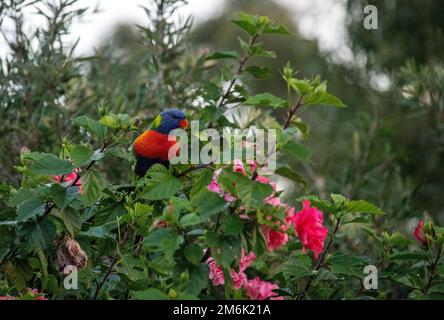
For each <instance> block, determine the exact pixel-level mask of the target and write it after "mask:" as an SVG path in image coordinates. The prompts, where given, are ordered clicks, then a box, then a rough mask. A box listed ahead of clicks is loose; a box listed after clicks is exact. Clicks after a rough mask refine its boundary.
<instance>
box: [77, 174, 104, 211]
mask: <svg viewBox="0 0 444 320" xmlns="http://www.w3.org/2000/svg"><path fill="white" fill-rule="evenodd" d="M81 179H82V186H83V195H84V196H85V198H86V201H87V203H88V204H90V205H91V204H93V203H94V202H96V201H97V200H98V199H99V198H100V196H101V195H102V190H103V188H104V187H105V183H104V181H103V178H102V175H101V174H100V172H99V171H97V170H90V171H88V172H87V174H86V175H85V176H82V178H81Z"/></svg>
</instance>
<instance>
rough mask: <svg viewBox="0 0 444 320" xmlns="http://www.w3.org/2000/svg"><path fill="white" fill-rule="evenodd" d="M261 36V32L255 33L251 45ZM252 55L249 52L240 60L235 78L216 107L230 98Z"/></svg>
mask: <svg viewBox="0 0 444 320" xmlns="http://www.w3.org/2000/svg"><path fill="white" fill-rule="evenodd" d="M258 37H259V34H255V35H254V36H253V37H252V38H251V39H250V42H249V47H251V46H253V45H254V43H255V42H256V40H257V38H258ZM250 57H251V56H250V55H249V54H245V55H244V56H243V57H242V58H241V59H240V60H239V66H238V68H237V70H236V73H235V75H234V77H233V79H231V81H230V84H229V85H228V88H227V90H226V91H225V93H224V94H223V96H222V98H221V100H220V101H219V103H218V104H217V106H216V108H220V107H221V106H223V105H224V103H225V101H226V100H227V99H228V96H229V95H230V94H231V89H233V86H234V84H235V83H236V80H237V77H238V76H239V75H240V74H241V73H242V72H243V71H244V67H245V64H246V63H247V61H248V59H249V58H250Z"/></svg>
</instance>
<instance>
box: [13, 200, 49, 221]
mask: <svg viewBox="0 0 444 320" xmlns="http://www.w3.org/2000/svg"><path fill="white" fill-rule="evenodd" d="M45 208H46V205H45V203H44V202H43V201H41V200H39V199H37V198H31V199H29V200H26V201H25V202H23V203H22V204H21V205H20V206H19V207H18V209H17V219H18V220H19V221H26V220H29V219H31V218H35V217H38V216H40V215H41V214H43V212H45Z"/></svg>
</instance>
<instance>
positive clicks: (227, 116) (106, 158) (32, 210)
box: [0, 1, 444, 300]
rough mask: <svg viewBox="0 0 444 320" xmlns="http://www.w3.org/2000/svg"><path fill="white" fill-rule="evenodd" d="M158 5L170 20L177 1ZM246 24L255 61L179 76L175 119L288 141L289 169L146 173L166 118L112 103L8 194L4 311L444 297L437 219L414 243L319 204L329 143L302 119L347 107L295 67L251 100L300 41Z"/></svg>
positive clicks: (370, 218) (375, 217) (219, 55)
mask: <svg viewBox="0 0 444 320" xmlns="http://www.w3.org/2000/svg"><path fill="white" fill-rule="evenodd" d="M156 4H157V5H158V6H166V7H161V8H162V9H163V10H164V11H163V12H168V10H167V8H168V6H175V5H177V1H156ZM170 8H171V7H170ZM231 22H232V23H234V24H235V25H236V26H237V27H239V28H240V29H241V30H243V31H244V37H243V38H240V39H239V42H240V49H239V50H237V51H234V50H233V51H231V50H230V51H221V52H207V51H206V50H201V51H199V53H198V54H199V56H198V57H197V58H196V56H194V59H195V68H196V69H198V70H199V72H198V74H199V77H200V80H199V81H196V83H197V84H198V85H195V86H194V87H190V85H189V84H190V83H189V82H187V81H188V79H186V78H183V79H182V78H179V77H176V78H175V80H174V81H175V82H177V83H178V84H177V86H176V87H175V88H176V89H177V88H182V89H183V90H186V92H182V93H181V97H186V98H184V99H183V100H179V101H177V102H176V104H174V105H173V107H175V108H178V109H181V110H183V111H185V112H186V114H187V118H188V120H198V121H199V125H200V128H201V129H205V128H213V129H216V130H222V129H223V128H226V127H229V128H233V129H245V128H248V127H252V126H255V127H257V128H264V129H274V130H276V133H277V134H276V136H277V143H276V159H277V168H276V170H273V171H272V172H270V170H267V166H266V164H267V163H266V162H265V163H264V162H260V161H256V160H257V159H245V158H244V157H240V158H236V157H233V158H232V159H231V160H232V161H230V162H229V163H226V164H217V162H216V161H215V162H214V163H207V164H198V165H196V164H177V165H171V166H170V167H169V168H167V167H165V166H163V165H161V164H156V165H154V166H152V167H151V168H150V169H149V171H148V172H147V174H146V175H145V176H144V177H136V176H134V175H133V174H132V171H133V169H132V168H133V165H134V155H133V150H132V143H133V141H134V138H135V137H136V136H137V135H139V134H140V133H141V132H143V131H144V130H146V129H147V127H148V126H149V123H150V122H151V121H152V119H153V118H154V117H155V115H156V114H155V113H148V116H145V117H144V118H143V119H140V118H138V117H136V115H135V114H129V113H128V114H127V113H122V112H118V111H117V110H116V108H115V106H113V103H114V101H113V100H110V101H108V102H104V103H102V104H100V107H99V108H98V109H97V112H96V114H95V115H92V114H83V115H77V116H76V117H73V118H72V119H71V122H72V123H71V124H67V126H69V128H70V132H72V134H71V135H70V136H64V137H63V138H62V140H61V144H60V145H58V146H57V147H55V146H54V148H56V149H57V152H54V153H47V152H40V151H39V150H30V149H29V148H28V147H27V146H23V148H21V153H20V163H17V164H16V166H15V170H16V171H17V172H19V173H20V175H21V179H20V184H19V185H16V184H13V183H8V182H2V183H1V185H0V205H1V206H0V210H1V211H0V296H2V298H1V299H28V298H29V299H42V298H48V299H253V300H264V299H273V300H284V299H288V300H292V299H384V298H412V299H421V298H440V297H442V294H444V283H443V279H442V274H444V270H443V265H442V261H441V257H442V246H443V242H444V229H443V228H441V227H439V226H437V225H435V224H434V223H433V221H432V220H431V219H430V218H425V219H422V220H420V222H419V223H418V225H417V227H416V229H412V230H410V232H409V233H408V234H405V233H404V232H400V231H397V230H396V223H395V221H392V220H391V218H390V216H389V215H387V214H384V208H379V207H378V206H376V205H375V204H371V203H369V202H367V201H365V199H348V198H347V197H345V196H343V195H340V194H331V195H330V196H329V197H328V198H320V197H319V196H317V195H316V194H312V193H311V190H312V188H311V187H310V186H309V185H308V183H307V181H306V180H305V179H304V177H303V175H302V174H301V173H300V172H299V171H298V168H299V165H300V163H310V157H311V152H310V149H309V148H308V147H307V145H306V143H305V141H306V140H307V139H308V138H310V137H312V138H313V139H316V132H310V129H309V125H308V124H307V123H305V122H304V120H303V116H302V112H303V111H305V110H307V109H316V108H332V107H333V108H344V107H346V105H345V103H344V102H342V101H341V100H340V99H339V98H338V97H336V96H334V95H333V94H332V93H330V92H329V91H328V89H327V83H326V82H323V81H322V80H321V79H320V77H319V76H316V75H313V77H312V78H311V79H305V78H300V77H298V74H297V72H296V70H295V69H294V68H293V67H292V64H291V62H290V63H287V64H286V65H285V67H284V68H283V69H282V70H281V75H282V78H281V79H273V81H280V82H281V83H282V86H285V87H286V88H287V91H288V95H287V97H278V96H275V95H273V94H272V93H270V92H251V91H250V88H249V83H250V82H251V81H256V80H258V79H259V80H262V81H270V80H269V78H270V70H269V68H268V67H267V66H266V65H264V64H265V63H261V64H260V65H258V64H256V61H258V60H257V59H258V58H260V59H262V58H269V59H275V58H276V54H275V53H274V52H273V51H271V50H270V49H271V48H265V47H264V46H263V44H262V42H261V39H262V38H263V37H267V36H276V37H289V39H290V40H289V41H291V38H290V37H291V34H290V32H289V31H288V30H287V29H286V27H285V26H282V25H279V24H278V23H275V22H273V21H270V19H269V18H267V17H265V16H256V15H250V14H247V13H238V14H237V15H236V16H234V17H233V20H232V21H231ZM227 23H228V22H227ZM170 26H171V28H173V27H174V24H171V25H170ZM178 28H179V29H180V26H179V27H178ZM147 30H148V31H149V30H150V29H144V30H142V31H145V32H146V33H145V35H147V34H151V35H153V34H152V33H150V32H148V31H147ZM170 31H171V30H170ZM164 43H165V42H162V45H164ZM153 45H154V46H155V48H156V45H157V46H161V44H160V43H156V42H153ZM157 48H158V47H157ZM169 49H171V48H169ZM162 52H163V51H158V52H157V53H158V54H160V55H162ZM165 52H169V51H168V50H165V51H164V53H165ZM177 54H178V55H179V59H183V61H186V60H187V59H189V58H190V56H188V54H190V53H189V52H187V51H186V50H185V51H183V52H178V53H177ZM193 54H196V53H195V52H194V53H193ZM181 55H182V56H181ZM169 58H170V57H169V56H167V57H160V58H159V56H155V58H153V59H160V60H159V61H166V60H163V59H169ZM176 58H177V57H176ZM154 61H157V60H154ZM260 61H263V60H260ZM179 64H180V63H179ZM171 72H174V71H171ZM165 77H166V76H165ZM166 78H167V77H166ZM85 81H86V80H85ZM182 81H183V83H181V82H182ZM158 85H159V86H161V87H162V86H165V87H162V90H165V91H164V92H168V90H171V86H169V85H168V84H166V83H160V84H158ZM73 90H74V89H73ZM91 90H93V89H91ZM98 94H99V93H98ZM165 99H166V98H165ZM60 103H62V102H60ZM79 103H80V102H79ZM164 108H166V107H164ZM156 112H157V110H156ZM198 138H199V139H200V142H201V144H205V142H206V141H207V137H205V136H204V135H202V136H199V137H198ZM244 146H245V148H247V147H248V144H247V143H245V144H244ZM250 147H251V146H250ZM326 152H328V150H327V151H326ZM115 171H118V172H124V173H125V174H123V175H122V174H118V177H119V179H116V176H114V175H113V174H112V173H113V172H115ZM369 266H370V268H369ZM372 266H373V269H372V268H371V267H372ZM372 276H373V278H371V280H369V281H368V280H366V279H367V278H366V277H372ZM368 279H370V278H368ZM368 285H370V287H368ZM31 288H32V289H31Z"/></svg>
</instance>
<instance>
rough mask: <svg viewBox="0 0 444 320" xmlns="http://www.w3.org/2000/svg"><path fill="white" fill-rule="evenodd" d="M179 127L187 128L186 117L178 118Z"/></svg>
mask: <svg viewBox="0 0 444 320" xmlns="http://www.w3.org/2000/svg"><path fill="white" fill-rule="evenodd" d="M179 127H180V128H182V129H186V128H188V120H187V119H183V120H180V122H179Z"/></svg>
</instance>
